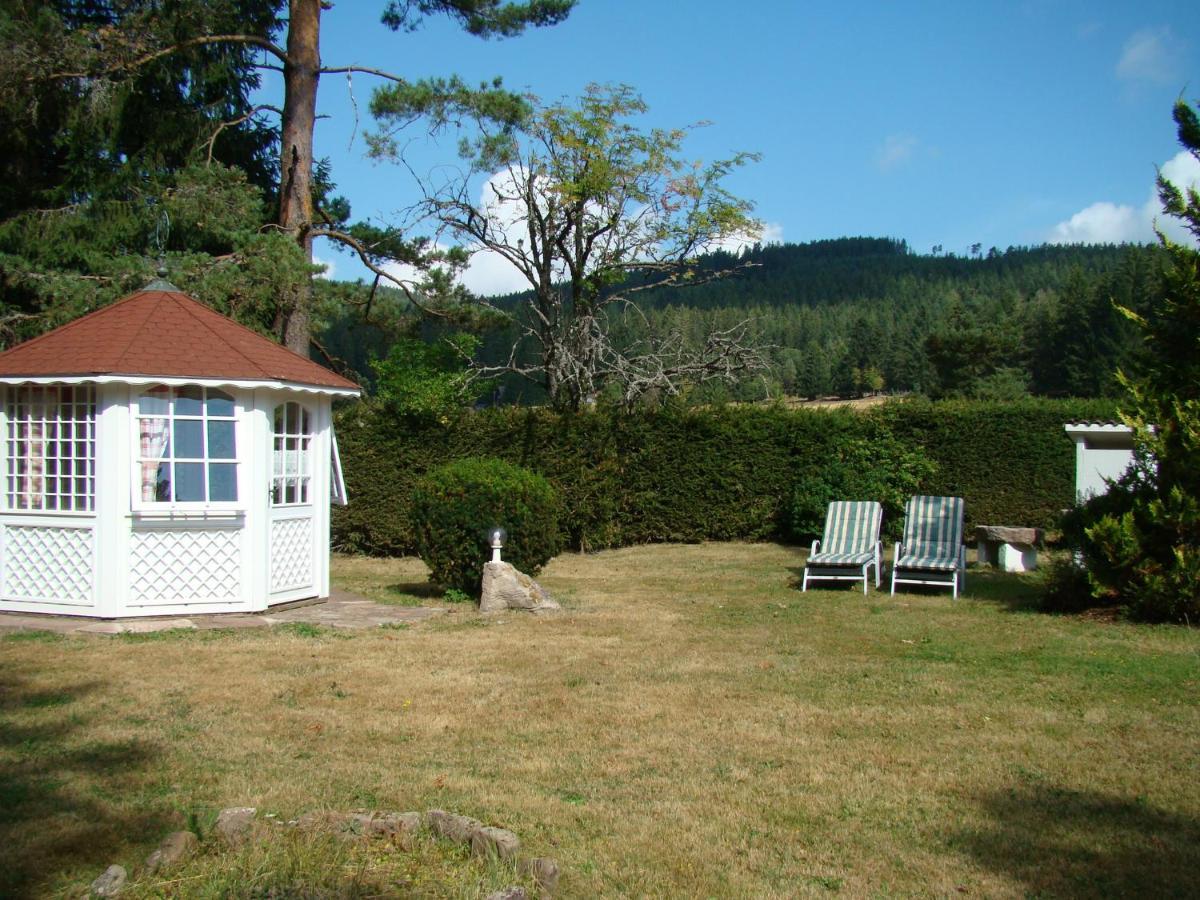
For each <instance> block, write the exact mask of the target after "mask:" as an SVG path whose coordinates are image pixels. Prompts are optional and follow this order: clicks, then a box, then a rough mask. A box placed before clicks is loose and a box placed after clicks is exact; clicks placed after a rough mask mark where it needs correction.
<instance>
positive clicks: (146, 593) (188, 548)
mask: <svg viewBox="0 0 1200 900" xmlns="http://www.w3.org/2000/svg"><path fill="white" fill-rule="evenodd" d="M129 562H130V571H129V589H130V602H131V604H132V605H134V606H145V605H153V604H165V603H170V604H176V603H215V602H224V603H236V602H238V601H239V600H241V586H242V564H241V532H240V531H239V530H238V529H236V528H212V529H193V528H189V529H180V530H178V531H169V530H166V529H163V530H154V531H135V532H134V533H133V543H132V545H131V548H130V561H129Z"/></svg>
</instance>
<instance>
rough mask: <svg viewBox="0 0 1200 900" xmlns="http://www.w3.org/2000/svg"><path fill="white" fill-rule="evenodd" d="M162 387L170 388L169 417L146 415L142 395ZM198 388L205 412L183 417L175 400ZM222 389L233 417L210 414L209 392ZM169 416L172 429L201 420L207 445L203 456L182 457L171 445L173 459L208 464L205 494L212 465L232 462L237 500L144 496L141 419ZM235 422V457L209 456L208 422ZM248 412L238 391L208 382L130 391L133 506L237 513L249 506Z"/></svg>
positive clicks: (143, 509)
mask: <svg viewBox="0 0 1200 900" xmlns="http://www.w3.org/2000/svg"><path fill="white" fill-rule="evenodd" d="M159 388H162V389H165V390H168V391H170V395H169V396H170V406H169V408H168V411H167V414H166V416H165V417H164V416H162V415H150V414H148V415H142V408H141V400H142V397H143V396H145V395H147V394H149V393H151V392H152V391H155V390H157V389H159ZM188 388H194V389H199V390H200V391H202V392H203V393H202V397H203V400H202V403H201V413H200V415H198V416H194V415H182V416H179V415H177V414H176V412H175V400H176V398H177V396H178V394H179V392H180V391H182V390H185V389H188ZM211 391H218V392H220V393H221V394H224V395H225V396H226V397H230V398H231V399H232V401H233V415H232V417H229V416H210V415H209V413H208V397H209V392H211ZM162 418H166V420H167V428H168V430H169V431H170V430H171V429H172V426H173V424H174V423H175V422H176V421H177V420H182V421H193V422H199V423H200V432H201V440H202V442H203V447H204V455H203V457H183V458H182V459H180V458H178V457H176V456H175V447H174V446H173V445H172V446H171V456H170V459H171V460H172V461H173V462H185V463H198V464H200V465H202V466H204V484H205V494H206V495H207V494H208V493H209V488H208V485H209V480H208V479H209V474H208V466H209V465H210V464H217V465H232V467H233V472H234V476H233V483H234V490H235V492H236V495H237V496H236V498H235V499H233V500H208V499H205V500H147V499H145V498H144V497H143V494H142V489H143V484H142V463H143V462H144V461H145V460H144V459H143V457H142V434H141V422H142V420H143V419H162ZM210 420H211V421H213V422H232V423H233V442H234V455H233V458H232V459H225V458H219V457H218V458H213V457H210V456H209V455H208V427H207V426H208V422H209V421H210ZM245 420H246V412H245V408H244V405H243V401H242V399H241V397H240V396H239V395H238V393H237V392H235V391H232V390H230V389H228V388H227V387H224V386H221V387H218V386H215V385H208V384H148V385H142V386H137V387H134V388H132V389H131V390H130V399H129V421H130V443H129V447H130V459H131V482H130V492H131V494H132V508H133V511H134V512H141V513H174V512H185V513H186V512H218V513H234V512H241V511H243V510H244V509H245V506H246V499H245V498H246V486H245V484H244V483H243V471H244V469H245V462H246V449H247V448H246V434H245V430H246V429H245Z"/></svg>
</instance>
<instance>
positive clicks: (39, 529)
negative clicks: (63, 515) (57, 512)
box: [3, 525, 94, 606]
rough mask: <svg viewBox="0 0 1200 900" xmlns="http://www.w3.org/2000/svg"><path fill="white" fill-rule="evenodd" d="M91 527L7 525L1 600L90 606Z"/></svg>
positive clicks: (92, 556)
mask: <svg viewBox="0 0 1200 900" xmlns="http://www.w3.org/2000/svg"><path fill="white" fill-rule="evenodd" d="M93 558H94V554H93V552H92V529H90V528H55V527H54V526H53V525H44V526H43V525H8V526H6V527H5V529H4V562H3V565H4V599H5V600H18V601H22V602H25V603H67V604H71V605H74V606H91V605H92V561H93Z"/></svg>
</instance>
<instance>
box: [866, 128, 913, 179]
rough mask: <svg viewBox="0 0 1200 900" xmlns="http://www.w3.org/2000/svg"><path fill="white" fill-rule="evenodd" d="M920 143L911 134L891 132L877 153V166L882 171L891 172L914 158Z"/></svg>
mask: <svg viewBox="0 0 1200 900" xmlns="http://www.w3.org/2000/svg"><path fill="white" fill-rule="evenodd" d="M919 144H920V141H918V140H917V139H916V138H915V137H914V136H913V135H911V134H889V135H888V136H887V137H886V138H884V141H883V146H882V147H880V148H879V150H878V151H877V152H876V154H875V166H876V168H878V169H879V171H881V172H890V171H892V170H893V169H895V168H897V167H899V166H902V165H904V164H905V163H906V162H908V161H909V160H911V159H912V157H913V154H914V153H915V152H916V150H917V146H918V145H919Z"/></svg>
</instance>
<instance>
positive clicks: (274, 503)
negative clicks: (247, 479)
mask: <svg viewBox="0 0 1200 900" xmlns="http://www.w3.org/2000/svg"><path fill="white" fill-rule="evenodd" d="M280 407H283V410H284V413H283V415H284V425H283V427H284V430H283V431H282V432H278V431H276V430H275V418H276V416H275V414H276V413H277V412H278V411H279V408H280ZM288 407H295V408H296V409H297V410H298V411H299V412H300V414H301V415H300V416H298V419H299V424H298V425H297V428H296V430H294V431H293V430H291V429H290V428H289V424H290V422H291V417H290V416H289V415H288ZM305 419H307V421H308V430H307V431H305V430H304V428H303V423H304V421H305ZM316 425H317V413H316V410H315V409H313V408H311V407H309V406H308V405H307V404H304V403H301V402H300V401H299V400H295V399H287V400H280V401H279V402H278V403H276V404H275V405H274V406H272V407H271V489H270V492H269V497H270V504H271V508H272V509H287V508H289V507H297V506H314V505H316V497H314V496H313V448H314V446H315V445H316V441H317V428H316ZM280 441H283V446H280ZM288 441H297V442H298V443H299V444H300V446H298V447H297V448H296V449H295V450H294V451H289V450H288V447H287V442H288ZM289 452H294V453H295V454H296V456H295V457H294V459H295V460H296V461H297V463H298V464H297V465H295V466H289V465H288V461H289V457H288V453H289ZM281 453H282V454H283V456H282V457H281V456H280V454H281ZM281 460H282V465H281ZM289 479H295V481H296V485H295V486H296V498H297V499H295V500H293V501H291V502H288V501H286V500H282V499H278V500H277V499H276V497H284V496H286V490H287V482H288V480H289ZM301 494H303V497H304V499H300V496H301Z"/></svg>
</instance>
